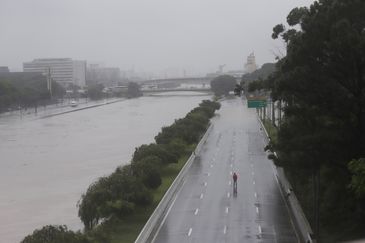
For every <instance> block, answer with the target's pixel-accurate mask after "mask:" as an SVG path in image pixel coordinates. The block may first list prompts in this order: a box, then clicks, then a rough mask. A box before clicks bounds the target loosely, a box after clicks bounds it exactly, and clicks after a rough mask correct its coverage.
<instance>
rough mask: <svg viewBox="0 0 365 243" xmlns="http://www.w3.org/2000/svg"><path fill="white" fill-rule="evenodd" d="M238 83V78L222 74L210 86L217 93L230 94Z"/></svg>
mask: <svg viewBox="0 0 365 243" xmlns="http://www.w3.org/2000/svg"><path fill="white" fill-rule="evenodd" d="M236 84H237V81H236V79H235V78H234V77H233V76H230V75H221V76H218V77H216V78H214V79H213V80H212V81H211V82H210V87H211V89H212V91H213V92H214V94H215V95H217V96H219V95H228V93H229V92H230V91H233V90H234V88H235V86H236Z"/></svg>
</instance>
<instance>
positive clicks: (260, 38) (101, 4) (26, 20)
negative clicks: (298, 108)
mask: <svg viewBox="0 0 365 243" xmlns="http://www.w3.org/2000/svg"><path fill="white" fill-rule="evenodd" d="M312 2H313V1H312V0H279V1H272V0H257V1H248V0H224V1H223V0H199V1H197V0H184V1H182V0H180V1H176V0H154V1H151V0H137V1H136V0H103V1H102V0H62V1H59V0H31V1H29V0H1V1H0V29H1V40H0V53H1V55H0V66H9V68H10V70H11V71H22V63H23V62H26V61H31V60H33V59H35V58H57V57H69V58H73V59H78V60H86V61H87V62H88V63H93V62H94V63H104V64H106V65H108V66H115V67H119V68H121V69H122V70H130V69H135V70H137V71H141V72H151V73H154V74H157V75H158V74H161V73H163V72H164V71H166V70H173V71H174V70H175V71H176V72H180V73H182V70H185V71H186V75H205V74H206V73H207V72H215V71H216V70H217V68H218V66H219V65H221V64H226V67H225V68H226V69H230V70H237V69H242V68H243V65H244V62H245V59H246V57H247V56H248V55H249V54H250V53H251V52H255V55H256V60H257V63H258V64H259V65H261V64H263V63H265V62H273V61H274V57H275V55H274V53H279V52H283V51H284V47H283V44H282V43H281V42H280V41H274V40H272V39H271V33H272V28H273V26H274V25H276V24H278V23H283V22H285V17H286V16H287V14H288V12H289V11H290V10H291V9H292V8H294V7H297V6H309V4H310V3H312Z"/></svg>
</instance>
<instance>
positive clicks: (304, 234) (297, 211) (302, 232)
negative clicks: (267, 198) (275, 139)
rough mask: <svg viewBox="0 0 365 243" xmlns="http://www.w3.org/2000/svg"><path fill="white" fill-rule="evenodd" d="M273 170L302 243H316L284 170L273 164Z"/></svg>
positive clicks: (266, 136) (264, 129)
mask: <svg viewBox="0 0 365 243" xmlns="http://www.w3.org/2000/svg"><path fill="white" fill-rule="evenodd" d="M257 119H258V120H259V122H260V125H261V127H262V129H263V131H264V134H265V139H266V142H267V143H269V142H270V137H269V134H268V133H267V131H266V128H265V126H264V124H263V123H262V121H261V119H260V118H259V117H257ZM275 155H276V153H275ZM273 169H274V173H275V176H276V178H277V181H278V184H279V188H280V190H281V192H282V194H283V197H284V199H285V201H286V204H287V205H288V208H289V210H290V214H291V217H292V220H293V223H294V226H295V228H296V231H297V233H298V234H299V235H298V236H299V238H300V239H299V240H300V242H303V243H315V242H316V241H315V239H313V231H312V228H311V226H310V224H309V222H308V220H307V218H306V217H305V215H304V212H303V210H302V207H301V206H300V203H299V201H298V199H297V197H296V196H295V193H294V191H293V189H292V186H291V185H290V182H289V181H288V180H287V178H286V176H285V171H284V169H283V168H282V167H278V166H275V165H274V164H273Z"/></svg>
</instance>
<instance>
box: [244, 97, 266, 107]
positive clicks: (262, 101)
mask: <svg viewBox="0 0 365 243" xmlns="http://www.w3.org/2000/svg"><path fill="white" fill-rule="evenodd" d="M266 103H267V102H266V98H265V97H249V98H247V107H248V108H261V107H266Z"/></svg>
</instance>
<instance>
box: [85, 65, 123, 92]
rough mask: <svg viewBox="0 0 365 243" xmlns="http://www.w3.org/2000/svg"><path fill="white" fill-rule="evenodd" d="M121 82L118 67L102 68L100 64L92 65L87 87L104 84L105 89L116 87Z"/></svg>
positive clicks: (87, 77)
mask: <svg viewBox="0 0 365 243" xmlns="http://www.w3.org/2000/svg"><path fill="white" fill-rule="evenodd" d="M120 81H121V77H120V69H119V68H117V67H102V66H101V65H99V64H90V65H89V67H88V69H87V73H86V83H87V85H92V84H103V85H104V86H105V87H114V86H117V85H118V83H119V82H120Z"/></svg>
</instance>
